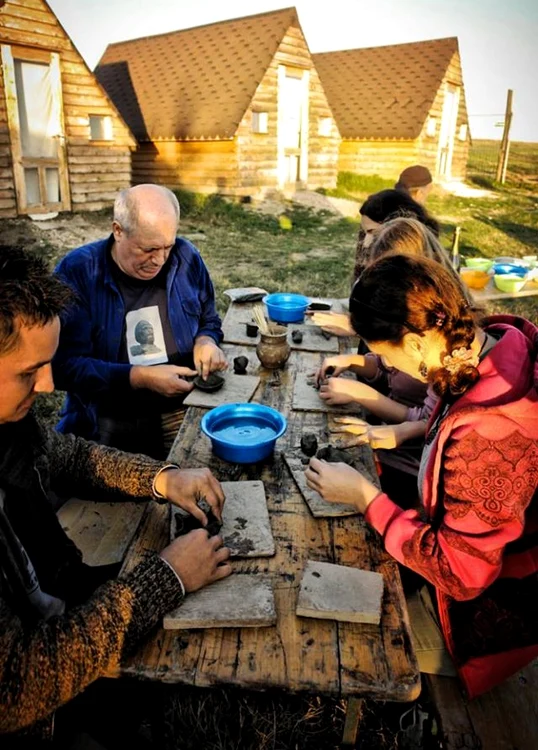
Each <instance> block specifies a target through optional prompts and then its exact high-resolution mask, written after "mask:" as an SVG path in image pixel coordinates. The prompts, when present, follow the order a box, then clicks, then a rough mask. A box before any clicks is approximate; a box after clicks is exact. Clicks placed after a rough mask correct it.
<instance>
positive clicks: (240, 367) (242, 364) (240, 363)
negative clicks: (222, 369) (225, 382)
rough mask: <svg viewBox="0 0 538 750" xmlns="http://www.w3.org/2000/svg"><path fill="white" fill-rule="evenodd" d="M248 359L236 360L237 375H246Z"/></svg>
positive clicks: (236, 358)
mask: <svg viewBox="0 0 538 750" xmlns="http://www.w3.org/2000/svg"><path fill="white" fill-rule="evenodd" d="M247 365H248V357H235V358H234V372H235V374H236V375H244V374H245V373H246V371H247Z"/></svg>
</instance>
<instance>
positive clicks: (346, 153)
mask: <svg viewBox="0 0 538 750" xmlns="http://www.w3.org/2000/svg"><path fill="white" fill-rule="evenodd" d="M418 163H422V162H420V158H419V155H418V149H417V141H396V140H390V141H381V140H379V141H375V140H364V141H363V140H348V139H346V140H343V141H342V143H341V144H340V153H339V158H338V171H339V172H355V173H356V174H371V175H379V176H380V177H386V178H387V179H394V181H395V182H396V178H397V177H398V175H399V174H400V172H401V171H402V169H405V167H409V166H411V165H412V164H418ZM425 166H427V165H425Z"/></svg>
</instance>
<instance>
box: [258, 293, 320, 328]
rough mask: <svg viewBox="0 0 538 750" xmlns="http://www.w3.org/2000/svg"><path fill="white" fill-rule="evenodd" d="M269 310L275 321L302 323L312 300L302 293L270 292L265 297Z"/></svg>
mask: <svg viewBox="0 0 538 750" xmlns="http://www.w3.org/2000/svg"><path fill="white" fill-rule="evenodd" d="M263 301H264V302H265V304H266V306H267V312H268V314H269V317H270V318H271V320H274V321H275V323H302V322H303V320H304V314H305V312H306V309H307V307H308V305H309V304H310V300H309V299H308V297H305V296H304V295H302V294H286V293H284V292H278V293H277V294H268V295H267V297H264V298H263Z"/></svg>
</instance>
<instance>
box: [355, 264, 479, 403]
mask: <svg viewBox="0 0 538 750" xmlns="http://www.w3.org/2000/svg"><path fill="white" fill-rule="evenodd" d="M349 313H350V318H351V324H352V326H353V328H354V329H355V331H356V332H357V334H358V335H359V336H360V337H361V338H362V339H364V340H365V341H366V343H376V342H382V341H387V342H389V343H391V344H393V345H398V344H400V342H401V341H402V339H403V337H404V336H405V334H407V333H409V332H413V333H418V334H419V335H423V334H424V333H425V332H426V331H428V330H433V329H435V330H437V331H438V332H439V334H440V335H441V336H443V337H444V338H445V340H446V354H447V355H452V352H453V351H454V350H455V349H459V348H461V347H463V348H464V349H469V347H470V346H471V344H472V342H473V340H474V336H475V327H476V325H478V324H479V322H480V319H479V317H478V315H477V314H476V313H474V312H473V310H471V308H470V307H469V305H468V302H467V300H466V298H465V296H464V294H463V290H462V288H461V286H460V285H459V284H458V283H457V280H456V279H455V278H454V275H453V274H452V273H451V272H449V271H447V270H446V269H445V268H443V267H442V266H441V265H440V264H439V263H437V262H436V261H433V260H430V259H428V258H418V257H414V256H410V255H387V256H385V257H383V258H379V260H377V261H375V262H374V263H372V264H371V265H369V266H368V267H367V268H366V269H365V271H364V273H363V274H362V275H361V276H360V278H359V279H358V281H357V283H356V284H355V286H354V287H353V290H352V292H351V297H350V300H349ZM477 379H478V370H477V369H476V367H475V366H474V365H472V364H470V363H468V362H462V363H461V367H460V368H459V369H458V370H457V371H456V372H454V371H452V370H451V371H449V370H447V369H446V368H445V367H443V366H441V367H439V368H437V369H435V370H430V371H429V373H428V380H429V381H430V382H431V383H432V385H433V387H434V390H435V391H436V393H437V394H438V395H439V396H441V397H445V396H448V395H453V396H456V395H459V394H461V393H463V392H464V391H466V390H467V389H468V388H469V387H470V386H471V385H472V384H473V383H475V382H476V381H477Z"/></svg>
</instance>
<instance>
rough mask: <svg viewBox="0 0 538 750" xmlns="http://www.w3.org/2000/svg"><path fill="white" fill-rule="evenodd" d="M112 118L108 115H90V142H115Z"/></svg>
mask: <svg viewBox="0 0 538 750" xmlns="http://www.w3.org/2000/svg"><path fill="white" fill-rule="evenodd" d="M113 137H114V136H113V133H112V118H111V117H109V116H108V115H90V140H91V141H111V140H113Z"/></svg>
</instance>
